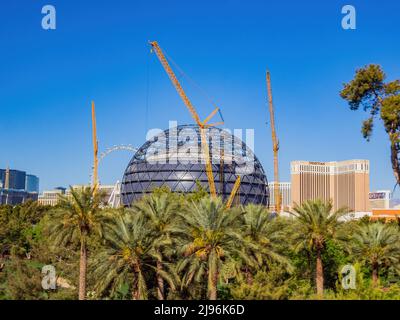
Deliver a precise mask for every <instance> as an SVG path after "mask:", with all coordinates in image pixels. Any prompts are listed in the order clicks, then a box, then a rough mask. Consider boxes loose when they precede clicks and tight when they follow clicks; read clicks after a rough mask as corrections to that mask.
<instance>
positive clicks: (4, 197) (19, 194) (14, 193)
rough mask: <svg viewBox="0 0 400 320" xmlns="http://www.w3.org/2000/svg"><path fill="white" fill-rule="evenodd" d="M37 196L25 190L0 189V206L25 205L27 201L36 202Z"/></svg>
mask: <svg viewBox="0 0 400 320" xmlns="http://www.w3.org/2000/svg"><path fill="white" fill-rule="evenodd" d="M37 199H38V194H37V193H36V192H34V193H30V192H26V191H25V190H13V189H3V188H0V205H1V204H9V205H17V204H21V203H25V202H26V201H28V200H33V201H36V200H37Z"/></svg>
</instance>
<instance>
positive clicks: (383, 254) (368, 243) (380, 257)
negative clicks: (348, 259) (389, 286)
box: [350, 222, 400, 286]
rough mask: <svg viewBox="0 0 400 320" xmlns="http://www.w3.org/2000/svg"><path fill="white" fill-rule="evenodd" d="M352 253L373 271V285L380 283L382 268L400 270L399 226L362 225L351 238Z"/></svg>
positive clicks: (377, 223)
mask: <svg viewBox="0 0 400 320" xmlns="http://www.w3.org/2000/svg"><path fill="white" fill-rule="evenodd" d="M350 245H351V252H352V253H353V254H354V256H355V258H356V259H359V260H360V261H362V262H364V263H366V264H368V265H369V266H370V267H371V269H372V283H373V285H374V286H376V285H377V284H378V281H379V269H380V268H381V267H383V266H384V267H394V268H396V269H399V267H400V266H399V261H400V232H399V228H398V227H397V226H394V225H391V224H383V223H380V222H374V223H368V224H362V225H361V226H359V227H358V228H357V229H356V230H355V232H354V233H353V235H352V237H351V242H350Z"/></svg>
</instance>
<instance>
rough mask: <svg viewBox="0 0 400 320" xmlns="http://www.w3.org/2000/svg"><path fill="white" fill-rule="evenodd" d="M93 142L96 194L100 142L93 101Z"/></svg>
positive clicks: (94, 187) (94, 188) (95, 188)
mask: <svg viewBox="0 0 400 320" xmlns="http://www.w3.org/2000/svg"><path fill="white" fill-rule="evenodd" d="M92 140H93V156H94V157H93V182H92V184H93V186H92V187H93V193H96V191H97V188H98V185H99V181H98V180H99V179H98V166H99V160H98V142H97V128H96V110H95V105H94V101H92Z"/></svg>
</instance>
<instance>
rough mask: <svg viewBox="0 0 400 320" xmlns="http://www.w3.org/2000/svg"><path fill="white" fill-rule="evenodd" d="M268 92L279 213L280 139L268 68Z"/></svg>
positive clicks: (276, 199) (276, 206)
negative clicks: (277, 131) (276, 126)
mask: <svg viewBox="0 0 400 320" xmlns="http://www.w3.org/2000/svg"><path fill="white" fill-rule="evenodd" d="M266 78H267V92H268V105H269V115H270V118H271V135H272V151H273V153H274V180H275V183H274V186H273V188H274V201H275V211H276V213H279V212H280V211H281V195H280V190H279V168H278V151H279V141H278V138H277V136H276V130H275V116H274V105H273V102H272V89H271V76H270V74H269V71H268V70H267V77H266Z"/></svg>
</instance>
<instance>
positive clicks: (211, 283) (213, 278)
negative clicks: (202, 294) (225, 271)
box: [208, 258, 218, 300]
mask: <svg viewBox="0 0 400 320" xmlns="http://www.w3.org/2000/svg"><path fill="white" fill-rule="evenodd" d="M214 260H215V259H212V258H211V259H210V258H209V264H208V299H209V300H217V282H218V267H217V263H216V262H215V261H214Z"/></svg>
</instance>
